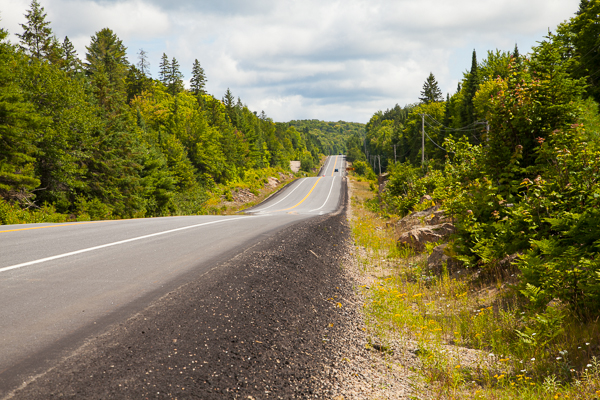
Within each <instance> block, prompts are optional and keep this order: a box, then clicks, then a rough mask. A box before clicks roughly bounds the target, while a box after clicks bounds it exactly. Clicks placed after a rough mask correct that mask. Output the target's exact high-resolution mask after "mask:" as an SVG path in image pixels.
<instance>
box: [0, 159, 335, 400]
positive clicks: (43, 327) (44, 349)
mask: <svg viewBox="0 0 600 400" xmlns="http://www.w3.org/2000/svg"><path fill="white" fill-rule="evenodd" d="M335 169H338V170H339V172H335ZM344 171H345V161H344V157H343V156H341V155H339V156H330V157H328V159H327V160H326V163H325V165H324V167H323V169H322V171H321V172H320V174H319V176H318V177H310V178H302V179H298V180H297V181H295V182H294V183H292V184H290V185H288V186H287V187H286V188H285V189H284V190H282V191H280V192H279V193H277V194H276V195H274V196H272V197H271V198H269V199H268V200H267V201H265V202H263V203H262V204H260V205H258V206H256V207H254V208H253V209H251V210H247V212H246V213H245V214H244V215H234V216H186V217H165V218H146V219H132V220H111V221H92V222H77V223H64V224H26V225H2V226H0V304H1V306H0V397H2V395H5V394H6V393H7V392H8V391H10V390H12V389H14V388H15V387H16V386H18V385H19V384H20V383H22V382H23V381H24V380H25V379H26V378H27V377H31V376H33V375H36V374H40V373H42V372H44V371H45V370H47V369H48V368H49V367H51V366H52V365H54V364H55V363H56V362H57V361H58V360H59V359H61V358H64V357H66V356H68V355H69V353H70V352H72V351H73V350H75V349H76V348H77V347H79V346H80V345H81V344H83V343H84V342H85V341H86V340H90V339H93V338H94V337H96V336H98V335H99V334H101V333H102V332H103V331H105V330H106V329H107V327H109V326H111V325H112V324H115V323H120V322H123V321H125V320H126V319H127V318H129V317H130V316H132V315H134V314H135V313H136V312H138V311H140V310H142V309H144V308H145V307H147V306H148V305H149V304H150V303H151V302H152V301H153V300H156V299H158V298H160V297H161V296H164V295H165V294H167V293H169V291H171V290H174V289H176V288H177V287H179V286H181V285H182V284H184V283H186V282H188V281H190V280H195V279H202V276H203V275H204V274H206V273H207V272H208V271H211V269H213V268H215V266H216V265H217V264H218V263H220V262H223V261H226V260H228V259H230V258H231V257H233V256H235V255H236V254H239V253H240V252H242V251H243V250H245V249H247V248H249V247H250V246H252V245H253V244H256V243H258V242H260V241H261V240H262V239H264V238H266V237H268V236H269V235H271V234H273V233H275V232H278V231H280V230H281V229H283V228H284V227H287V226H289V225H291V224H294V223H296V222H298V221H301V220H304V219H307V218H311V217H314V216H316V215H321V214H325V213H330V212H333V211H335V210H337V209H338V208H339V204H340V199H341V190H342V188H343V187H344V186H343V185H342V180H343V179H344V178H343V176H344Z"/></svg>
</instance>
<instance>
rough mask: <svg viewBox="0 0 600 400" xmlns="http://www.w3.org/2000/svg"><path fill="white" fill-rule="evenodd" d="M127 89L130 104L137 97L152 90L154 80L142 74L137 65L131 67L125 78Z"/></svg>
mask: <svg viewBox="0 0 600 400" xmlns="http://www.w3.org/2000/svg"><path fill="white" fill-rule="evenodd" d="M125 86H126V88H127V102H128V103H129V102H130V101H131V100H132V99H133V98H134V97H135V96H139V95H141V94H142V93H143V92H144V91H148V90H150V89H151V88H152V79H151V78H149V77H148V76H146V74H144V73H142V70H140V69H138V68H137V67H136V66H135V65H131V66H130V67H129V71H128V72H127V78H125Z"/></svg>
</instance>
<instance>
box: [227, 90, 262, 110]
mask: <svg viewBox="0 0 600 400" xmlns="http://www.w3.org/2000/svg"><path fill="white" fill-rule="evenodd" d="M234 99H235V98H234V97H233V94H232V93H231V90H229V88H227V91H226V92H225V96H223V104H225V107H227V109H231V108H233V106H234ZM263 113H264V111H263Z"/></svg>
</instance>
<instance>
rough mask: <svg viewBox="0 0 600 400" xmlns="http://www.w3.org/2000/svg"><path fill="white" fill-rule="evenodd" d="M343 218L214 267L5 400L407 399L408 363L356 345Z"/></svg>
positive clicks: (320, 221) (288, 232)
mask: <svg viewBox="0 0 600 400" xmlns="http://www.w3.org/2000/svg"><path fill="white" fill-rule="evenodd" d="M346 211H347V208H346V206H344V207H342V209H341V210H340V212H338V213H336V214H333V215H327V216H320V217H316V218H312V219H310V220H307V221H305V222H301V223H299V224H295V225H293V226H291V227H288V228H286V229H285V230H283V231H281V232H279V233H277V234H276V235H274V236H272V237H270V238H268V239H265V240H264V241H263V242H261V243H259V244H257V245H255V246H253V247H251V248H249V249H247V250H246V251H244V252H243V253H241V254H239V255H238V256H237V257H234V258H233V259H231V260H229V261H228V262H226V263H222V264H220V265H215V268H213V269H212V270H211V271H210V272H209V273H207V274H206V275H205V276H204V277H203V278H202V279H200V280H197V281H194V282H190V283H188V284H186V285H184V286H182V287H180V288H178V289H177V290H175V291H173V292H171V293H169V294H168V295H166V296H164V297H163V298H161V299H160V300H159V301H156V302H154V303H153V304H151V305H150V306H149V307H148V308H146V309H145V310H144V311H143V312H141V313H139V314H137V315H135V316H134V317H132V318H130V319H129V320H128V321H126V322H124V323H122V324H120V325H118V326H114V327H113V328H112V329H110V330H109V331H108V332H106V333H105V334H104V335H102V336H100V337H98V338H94V339H93V340H90V341H89V342H88V343H86V344H85V345H84V346H82V347H81V348H80V349H79V350H78V351H77V352H76V353H75V354H73V355H72V356H70V357H69V358H67V359H65V360H63V362H61V363H60V364H59V365H57V366H56V367H54V368H53V369H52V370H50V371H48V372H46V373H45V374H44V375H42V376H39V377H37V378H35V379H32V380H31V381H30V382H28V384H26V385H24V386H23V387H21V388H20V389H19V390H17V391H16V392H14V393H13V394H12V395H10V396H9V398H14V399H55V398H61V399H134V398H136V399H137V398H141V399H145V398H149V399H150V398H151V399H155V398H169V399H188V398H198V399H269V398H278V399H293V398H301V399H310V398H318V399H337V400H340V399H372V398H382V399H400V398H408V396H410V395H411V386H410V373H409V371H410V368H411V365H413V364H414V363H413V361H412V358H411V357H413V356H412V355H411V354H410V353H407V354H396V355H394V356H391V355H389V354H384V353H379V352H374V351H372V350H368V349H367V348H366V343H367V337H366V332H365V326H364V322H363V320H362V314H361V311H360V308H361V307H362V301H361V299H360V298H359V297H357V295H356V290H355V286H356V285H357V283H356V280H355V279H356V277H357V276H358V275H357V274H358V271H357V270H356V267H355V265H354V263H353V256H352V251H353V245H352V243H351V238H350V228H349V226H348V223H347V217H346ZM401 365H404V366H401Z"/></svg>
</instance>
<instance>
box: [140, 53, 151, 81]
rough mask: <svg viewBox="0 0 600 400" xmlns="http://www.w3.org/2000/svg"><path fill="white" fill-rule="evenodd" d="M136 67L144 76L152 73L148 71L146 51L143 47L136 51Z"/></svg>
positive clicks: (149, 75)
mask: <svg viewBox="0 0 600 400" xmlns="http://www.w3.org/2000/svg"><path fill="white" fill-rule="evenodd" d="M137 67H138V69H139V70H140V72H141V73H142V74H144V75H145V76H147V77H149V78H150V77H151V76H152V74H151V73H150V61H148V53H146V51H145V50H144V49H140V51H139V52H138V63H137Z"/></svg>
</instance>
